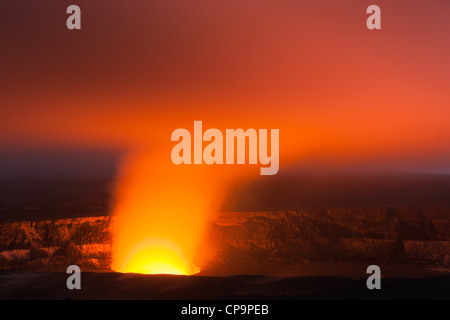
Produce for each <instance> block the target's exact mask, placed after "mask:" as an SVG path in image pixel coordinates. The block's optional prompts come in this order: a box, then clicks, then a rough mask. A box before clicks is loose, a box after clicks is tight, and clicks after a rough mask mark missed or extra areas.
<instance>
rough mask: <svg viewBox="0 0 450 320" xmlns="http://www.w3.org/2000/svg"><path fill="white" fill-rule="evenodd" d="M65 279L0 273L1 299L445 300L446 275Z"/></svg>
mask: <svg viewBox="0 0 450 320" xmlns="http://www.w3.org/2000/svg"><path fill="white" fill-rule="evenodd" d="M67 276H68V275H67V274H65V273H29V272H1V273H0V299H59V300H61V299H161V300H167V299H168V300H172V299H175V300H179V299H181V300H186V299H188V300H196V299H200V300H210V299H211V300H214V299H226V300H240V299H253V300H261V299H277V300H278V299H450V275H446V276H434V277H425V278H414V279H410V278H401V277H399V278H384V279H382V284H381V286H382V287H381V290H368V289H367V287H366V283H365V280H364V279H360V280H354V279H349V278H343V277H269V276H257V275H244V276H229V277H207V276H170V275H138V274H120V273H89V272H85V273H82V275H81V283H82V284H81V290H68V289H67V288H66V279H67Z"/></svg>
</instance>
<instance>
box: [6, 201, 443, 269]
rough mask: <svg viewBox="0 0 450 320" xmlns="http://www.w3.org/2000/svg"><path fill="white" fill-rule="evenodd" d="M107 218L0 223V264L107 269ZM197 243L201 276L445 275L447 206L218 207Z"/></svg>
mask: <svg viewBox="0 0 450 320" xmlns="http://www.w3.org/2000/svg"><path fill="white" fill-rule="evenodd" d="M112 219H113V218H111V217H109V216H100V217H82V218H71V219H55V220H42V221H22V222H8V223H1V224H0V270H30V271H46V272H48V271H65V269H66V268H67V266H68V265H71V264H77V265H79V266H80V267H81V268H83V269H84V270H86V271H111V270H110V265H111V238H112V237H111V221H112ZM205 243H208V245H209V249H208V250H207V254H208V256H209V260H208V261H209V262H208V264H207V265H206V266H204V268H203V269H204V271H203V273H204V274H205V275H211V274H216V275H217V274H221V272H222V273H224V274H228V275H229V274H267V273H270V272H267V270H274V269H278V270H281V269H283V270H291V271H292V273H294V274H295V273H297V274H298V273H300V274H301V273H302V270H303V271H304V273H303V274H310V273H311V269H316V271H317V272H319V271H320V270H319V269H320V268H319V267H315V266H320V265H321V266H332V267H327V268H324V270H322V271H321V272H319V273H320V274H322V275H326V274H333V275H336V274H340V272H339V269H340V268H341V269H342V268H343V269H346V268H347V267H346V266H348V265H361V266H364V265H369V264H379V265H383V266H390V265H397V266H398V265H408V266H409V267H408V268H409V269H410V270H411V267H412V268H413V269H414V268H419V269H421V268H422V267H424V268H425V267H426V268H431V269H434V270H440V271H441V272H444V273H450V272H449V271H448V270H450V210H449V209H437V208H359V209H323V210H320V209H309V210H296V211H266V212H221V213H218V214H215V215H213V216H212V217H211V221H210V227H209V232H208V233H207V239H206V240H205ZM305 266H310V267H309V268H308V267H306V268H305ZM317 268H319V269H317ZM308 270H309V271H308ZM333 270H334V271H333ZM361 270H363V269H361ZM412 273H414V272H412Z"/></svg>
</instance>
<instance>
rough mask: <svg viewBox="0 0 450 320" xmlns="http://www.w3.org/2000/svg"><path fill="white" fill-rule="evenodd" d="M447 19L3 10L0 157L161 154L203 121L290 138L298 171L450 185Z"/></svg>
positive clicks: (287, 4)
mask: <svg viewBox="0 0 450 320" xmlns="http://www.w3.org/2000/svg"><path fill="white" fill-rule="evenodd" d="M70 4H77V5H79V6H80V7H81V10H82V30H79V31H69V30H67V29H66V26H65V21H66V18H67V14H66V13H65V11H66V8H67V6H68V5H70ZM370 4H378V5H379V6H380V7H381V9H382V30H377V31H369V30H368V29H367V28H366V26H365V21H366V18H367V16H368V15H367V14H366V13H365V11H366V8H367V6H368V5H370ZM449 17H450V2H449V1H444V0H430V1H423V0H422V1H411V0H408V1H406V0H405V1H403V0H398V1H363V0H353V1H329V0H326V1H324V0H321V1H280V0H278V1H264V0H258V1H255V0H254V1H247V0H239V1H167V0H164V1H137V0H129V1H124V0H122V1H111V0H109V1H106V0H96V1H80V0H77V1H71V2H68V1H60V0H58V1H48V0H38V1H36V0H33V1H31V0H20V1H19V0H13V1H10V0H2V1H1V4H0V37H1V41H0V70H1V73H0V90H1V92H0V108H1V118H0V130H1V131H0V132H1V135H0V150H6V149H11V148H12V147H14V148H18V149H20V148H22V149H29V148H34V149H44V148H61V147H64V148H99V149H101V148H106V149H107V148H128V147H130V146H133V145H141V144H147V143H148V144H150V145H157V144H161V145H164V144H170V140H169V138H168V137H170V132H171V131H172V130H174V129H176V128H178V127H188V128H190V127H191V126H192V121H193V120H203V121H204V123H206V126H207V127H219V128H235V127H237V126H239V127H244V128H249V127H253V128H262V127H265V128H280V132H281V139H282V140H281V147H282V148H283V149H282V151H281V154H282V156H283V155H284V157H286V158H289V159H290V160H292V159H295V160H296V161H299V162H300V163H301V162H302V161H303V160H305V159H309V160H308V161H309V162H310V163H311V162H315V161H316V160H317V163H318V164H321V163H328V164H330V163H338V164H340V163H345V164H354V163H355V164H356V163H357V164H370V165H373V164H380V165H381V164H382V165H389V164H392V165H393V166H396V167H408V166H409V167H411V168H420V169H421V170H432V171H436V170H437V171H450V139H449V137H450V126H449V125H448V123H449V120H450V90H449V89H448V88H449V84H450V37H449V34H450V19H449Z"/></svg>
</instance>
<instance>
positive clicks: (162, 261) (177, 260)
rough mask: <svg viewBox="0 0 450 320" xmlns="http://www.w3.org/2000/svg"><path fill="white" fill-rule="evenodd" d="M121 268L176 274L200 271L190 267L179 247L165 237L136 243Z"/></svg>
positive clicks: (134, 271)
mask: <svg viewBox="0 0 450 320" xmlns="http://www.w3.org/2000/svg"><path fill="white" fill-rule="evenodd" d="M119 269H120V270H121V271H122V272H132V273H144V274H175V275H190V274H194V273H197V272H199V271H200V270H199V269H197V268H192V267H191V268H190V267H189V263H188V262H187V261H186V259H185V258H184V257H183V253H182V251H181V250H180V248H179V247H177V246H176V245H175V244H174V243H171V242H170V241H167V240H163V239H147V240H145V241H143V242H141V243H139V244H138V245H136V247H135V248H134V249H133V250H132V251H131V252H130V253H129V255H128V257H127V258H126V259H125V261H124V264H123V266H122V267H121V268H119Z"/></svg>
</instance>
